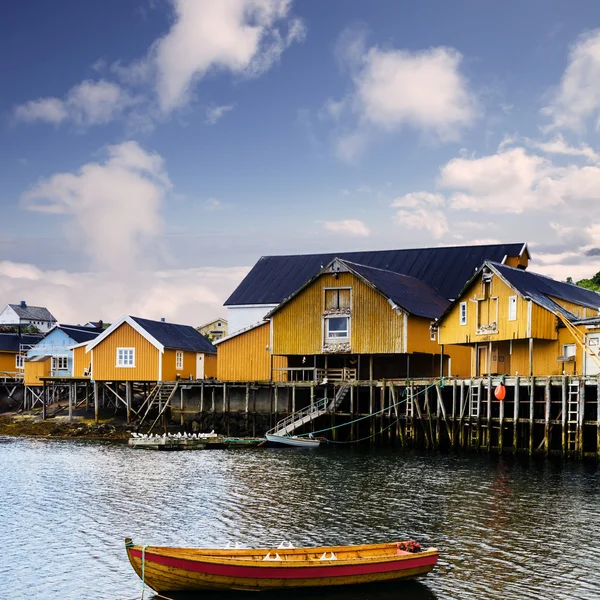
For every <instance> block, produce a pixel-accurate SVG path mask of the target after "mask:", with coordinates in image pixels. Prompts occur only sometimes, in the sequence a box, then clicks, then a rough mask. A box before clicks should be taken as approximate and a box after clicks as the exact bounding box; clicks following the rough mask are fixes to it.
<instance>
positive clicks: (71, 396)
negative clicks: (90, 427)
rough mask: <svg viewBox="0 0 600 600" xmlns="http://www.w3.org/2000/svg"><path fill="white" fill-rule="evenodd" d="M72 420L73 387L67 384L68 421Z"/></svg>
mask: <svg viewBox="0 0 600 600" xmlns="http://www.w3.org/2000/svg"><path fill="white" fill-rule="evenodd" d="M72 420H73V385H72V384H69V421H72Z"/></svg>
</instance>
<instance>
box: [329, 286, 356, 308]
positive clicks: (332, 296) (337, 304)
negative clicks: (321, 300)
mask: <svg viewBox="0 0 600 600" xmlns="http://www.w3.org/2000/svg"><path fill="white" fill-rule="evenodd" d="M343 309H348V310H350V289H349V288H335V289H326V290H325V310H326V311H332V310H343Z"/></svg>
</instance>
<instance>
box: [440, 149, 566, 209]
mask: <svg viewBox="0 0 600 600" xmlns="http://www.w3.org/2000/svg"><path fill="white" fill-rule="evenodd" d="M556 174H557V170H556V169H555V168H554V167H553V166H552V164H551V162H550V161H548V160H547V159H546V158H544V157H541V156H538V155H535V154H529V153H527V151H526V150H525V149H524V148H511V149H509V150H504V151H501V152H498V153H496V154H492V155H489V156H484V157H481V158H454V159H452V160H451V161H450V162H448V163H447V164H446V165H445V166H444V167H442V169H441V173H440V178H439V186H440V187H441V188H443V189H449V190H457V191H455V192H454V193H453V194H452V195H451V197H450V205H451V207H452V208H454V209H466V210H472V211H481V212H489V213H494V212H496V213H502V212H508V213H522V212H524V211H530V210H536V209H541V208H548V207H550V206H556V205H558V204H561V203H562V199H561V198H560V197H558V196H557V195H556V194H555V193H553V184H552V180H551V177H552V176H554V175H556Z"/></svg>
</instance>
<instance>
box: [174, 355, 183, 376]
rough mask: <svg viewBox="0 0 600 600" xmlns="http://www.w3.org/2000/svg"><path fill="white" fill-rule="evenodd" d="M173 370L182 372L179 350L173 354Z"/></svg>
mask: <svg viewBox="0 0 600 600" xmlns="http://www.w3.org/2000/svg"><path fill="white" fill-rule="evenodd" d="M175 368H176V369H177V370H178V371H182V370H183V352H182V351H181V350H177V352H176V353H175Z"/></svg>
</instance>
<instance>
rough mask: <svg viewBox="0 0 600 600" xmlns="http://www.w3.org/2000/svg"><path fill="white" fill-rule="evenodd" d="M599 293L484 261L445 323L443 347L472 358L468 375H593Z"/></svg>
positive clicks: (597, 364) (599, 337)
mask: <svg viewBox="0 0 600 600" xmlns="http://www.w3.org/2000/svg"><path fill="white" fill-rule="evenodd" d="M599 310H600V294H598V293H596V292H593V291H591V290H587V289H585V288H581V287H579V286H576V285H573V284H569V283H564V282H560V281H555V280H553V279H550V278H549V277H545V276H543V275H538V274H537V273H532V272H529V271H523V270H521V269H517V268H512V267H509V266H507V265H501V264H497V263H493V262H486V263H485V264H484V265H483V266H482V267H481V268H480V269H479V270H478V271H477V273H476V274H475V275H474V276H473V278H472V279H471V280H470V281H469V282H468V283H467V284H466V286H465V287H464V289H463V290H462V292H461V293H460V294H459V296H458V297H457V298H456V300H455V301H454V302H453V303H452V304H451V305H450V306H449V307H448V309H447V310H446V311H445V313H444V314H443V315H442V316H441V317H440V319H439V323H438V329H439V341H440V344H443V345H444V347H449V346H456V345H460V346H463V347H465V348H468V349H469V351H470V353H471V359H470V363H471V366H470V373H469V374H470V375H471V376H483V375H488V374H506V375H515V374H519V375H526V376H529V375H534V376H538V375H543V376H547V375H560V374H562V373H567V374H569V375H571V374H580V375H581V374H585V375H595V374H597V373H598V372H599V371H600V359H598V349H600V319H599V318H598V317H599V314H600V313H599Z"/></svg>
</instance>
